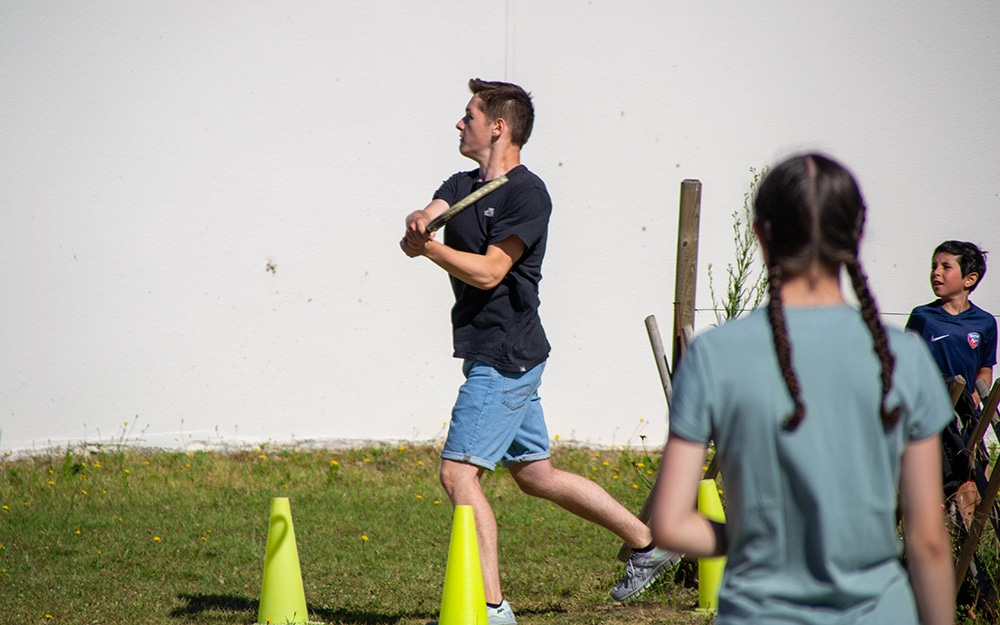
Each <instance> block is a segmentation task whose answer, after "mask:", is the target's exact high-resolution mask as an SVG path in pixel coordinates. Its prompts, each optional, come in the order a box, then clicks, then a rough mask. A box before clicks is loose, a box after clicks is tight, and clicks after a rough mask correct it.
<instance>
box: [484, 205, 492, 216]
mask: <svg viewBox="0 0 1000 625" xmlns="http://www.w3.org/2000/svg"><path fill="white" fill-rule="evenodd" d="M492 216H493V207H492V206H491V207H489V208H487V209H486V210H484V211H483V217H492Z"/></svg>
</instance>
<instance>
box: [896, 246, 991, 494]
mask: <svg viewBox="0 0 1000 625" xmlns="http://www.w3.org/2000/svg"><path fill="white" fill-rule="evenodd" d="M985 274H986V253H985V252H983V251H982V250H980V249H979V248H978V247H977V246H975V245H974V244H972V243H968V242H965V241H945V242H944V243H942V244H941V245H939V246H937V248H936V249H935V250H934V256H933V259H932V261H931V289H932V290H933V291H934V295H936V296H937V299H936V300H934V301H933V302H931V303H930V304H926V305H924V306H917V307H916V308H914V309H913V311H912V312H910V318H909V319H908V320H907V322H906V329H907V330H908V331H911V332H913V333H915V334H918V335H920V337H921V338H923V339H924V341H926V343H927V346H928V347H929V348H930V351H931V355H932V356H933V357H934V360H935V362H937V366H938V368H939V369H940V370H941V373H942V374H943V375H944V377H945V378H947V379H951V378H953V377H954V376H956V375H961V376H962V377H963V378H965V382H966V386H965V391H964V392H963V393H962V396H961V398H960V399H959V401H958V403H956V405H955V409H956V411H957V412H958V414H959V415H960V417H961V421H962V422H963V423H969V422H970V420H971V419H973V418H978V416H979V402H980V401H981V399H982V398H980V397H979V393H978V392H977V391H976V386H975V384H976V380H977V379H981V380H983V381H984V382H986V386H987V388H989V386H990V384H992V382H993V365H995V364H996V362H997V357H996V356H997V322H996V319H995V318H994V317H993V316H992V315H990V314H989V313H988V312H986V311H985V310H983V309H982V308H979V307H978V306H976V305H975V304H973V303H972V302H971V301H970V300H969V294H970V293H972V291H974V290H975V289H976V287H977V286H979V283H980V282H981V281H982V279H983V276H984V275H985ZM986 434H987V439H991V438H992V437H991V433H990V432H989V431H987V433H986ZM966 442H967V441H966V439H965V435H964V434H963V432H962V427H960V426H959V424H958V423H957V422H954V421H953V422H952V423H951V424H949V425H948V427H946V428H945V429H944V431H942V432H941V443H942V446H941V452H942V469H943V477H944V492H945V497H947V498H949V499H950V498H952V497H955V496H957V497H958V500H959V504H960V507H961V508H962V509H963V511H971V510H972V509H973V508H974V506H975V499H974V498H973V499H968V497H965V499H963V495H962V491H961V489H962V487H963V484H965V483H966V482H968V481H969V480H971V479H972V478H973V477H974V476H973V473H972V472H971V469H970V466H969V459H968V456H966V453H965V447H966ZM973 491H975V489H973ZM966 500H967V501H966ZM963 502H964V503H963Z"/></svg>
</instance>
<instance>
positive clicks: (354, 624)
mask: <svg viewBox="0 0 1000 625" xmlns="http://www.w3.org/2000/svg"><path fill="white" fill-rule="evenodd" d="M177 598H178V599H180V600H181V601H183V602H184V605H183V606H180V607H177V608H174V609H173V610H171V611H170V616H171V617H173V618H195V617H198V616H200V615H201V614H202V613H205V612H224V613H225V612H228V613H231V614H246V615H247V621H246V622H248V623H250V622H255V621H256V619H257V609H258V608H259V607H260V602H259V601H257V600H256V599H247V598H246V597H236V596H233V595H188V594H181V595H177ZM309 614H310V618H311V619H318V620H319V621H320V622H323V623H343V624H347V625H395V624H396V623H399V622H400V621H401V620H403V619H417V620H427V621H430V620H434V619H435V618H437V615H433V616H431V615H427V614H416V613H415V614H377V613H371V612H351V611H348V610H336V609H331V608H318V609H310V610H309Z"/></svg>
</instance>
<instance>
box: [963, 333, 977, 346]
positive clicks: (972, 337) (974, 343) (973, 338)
mask: <svg viewBox="0 0 1000 625" xmlns="http://www.w3.org/2000/svg"><path fill="white" fill-rule="evenodd" d="M966 338H968V339H969V347H971V348H972V349H976V348H977V347H979V339H980V337H979V333H978V332H969V335H968V336H967V337H966Z"/></svg>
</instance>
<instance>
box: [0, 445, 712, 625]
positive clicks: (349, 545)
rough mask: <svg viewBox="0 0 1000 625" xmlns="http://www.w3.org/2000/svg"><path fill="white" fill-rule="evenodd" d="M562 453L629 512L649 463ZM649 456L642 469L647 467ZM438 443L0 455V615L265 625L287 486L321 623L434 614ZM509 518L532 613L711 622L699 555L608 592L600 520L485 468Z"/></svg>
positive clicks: (532, 620) (403, 624)
mask: <svg viewBox="0 0 1000 625" xmlns="http://www.w3.org/2000/svg"><path fill="white" fill-rule="evenodd" d="M554 452H555V454H554V457H555V462H556V464H557V466H560V467H561V468H566V469H568V470H572V471H575V472H578V473H581V474H583V475H587V476H589V477H592V478H593V479H595V480H596V481H597V482H598V483H600V484H601V485H602V486H604V487H605V488H607V489H608V490H609V491H610V492H611V493H612V494H614V496H615V497H616V498H618V499H619V500H620V501H622V502H623V503H625V504H626V505H627V506H628V507H630V508H631V509H634V510H637V509H638V508H639V507H641V505H642V501H643V500H644V498H645V496H646V494H647V493H648V492H649V484H650V482H651V479H652V476H651V473H650V472H651V471H652V470H653V462H652V460H651V459H650V458H648V457H647V456H645V455H644V454H637V453H635V452H627V451H617V452H606V451H602V452H596V451H593V450H586V449H577V448H567V447H563V446H557V447H556V449H555V450H554ZM637 464H642V465H644V466H642V467H637V466H636V465H637ZM437 467H438V450H437V449H434V448H432V447H429V446H422V447H381V448H369V449H356V450H343V451H333V450H318V451H317V450H312V451H297V450H294V449H268V448H265V449H262V450H254V451H243V452H236V453H217V452H210V451H199V452H193V453H179V452H160V451H157V452H152V451H143V450H141V449H135V448H130V447H128V446H126V445H118V446H115V445H110V446H105V447H102V448H95V449H90V450H81V451H67V452H66V453H64V454H57V455H51V456H35V457H26V458H17V459H11V458H7V459H5V460H4V461H2V462H0V506H2V509H0V621H2V622H3V623H17V624H20V623H53V624H55V623H72V624H76V623H101V624H112V625H113V624H118V623H121V624H125V623H129V624H135V623H254V622H255V621H256V618H257V604H258V601H259V599H260V592H261V582H262V574H263V567H264V559H265V547H266V542H267V530H268V523H269V514H270V503H271V500H272V498H274V497H288V498H289V501H290V505H291V512H292V518H293V522H294V530H295V535H296V544H297V548H298V555H299V561H300V569H301V577H302V581H303V585H304V589H305V594H306V600H307V603H308V606H309V611H310V618H311V620H313V621H321V622H325V623H331V624H337V623H343V624H399V625H411V624H414V625H415V624H417V623H425V622H426V621H428V620H431V619H436V616H437V613H438V610H439V609H440V602H441V594H442V591H443V583H444V572H445V565H446V563H447V556H448V547H449V540H450V529H451V523H452V514H453V511H452V507H451V505H450V504H449V503H448V501H447V499H446V498H445V496H444V493H443V491H442V490H441V487H440V485H439V484H438V481H437ZM484 486H485V489H486V491H487V493H488V495H489V496H490V498H491V500H492V501H493V502H494V510H495V513H496V516H497V521H498V523H499V525H500V527H501V553H500V557H501V563H502V565H501V576H502V582H503V584H504V589H505V594H506V595H507V596H509V597H510V598H511V601H512V603H513V604H514V607H515V611H516V612H517V614H518V619H519V621H520V622H522V623H524V624H525V625H532V624H545V625H562V624H569V623H574V624H587V623H594V624H596V623H608V624H612V625H615V624H624V623H666V624H674V623H676V624H689V623H707V622H709V619H708V618H707V617H706V616H704V615H702V614H696V613H694V612H693V608H694V607H696V606H695V604H696V603H697V589H696V587H695V584H694V582H693V575H692V574H691V571H692V570H693V565H689V564H688V565H684V566H682V567H681V569H680V572H679V573H678V577H677V579H669V580H664V581H661V582H659V583H658V584H657V585H655V586H654V587H653V588H652V589H650V591H648V592H647V593H646V594H645V595H644V596H643V597H642V598H641V599H640V600H638V601H635V602H633V603H630V604H627V605H618V604H615V603H614V602H612V601H611V599H610V597H609V596H608V591H609V590H610V588H611V587H612V586H613V585H614V584H615V582H616V581H617V579H618V577H619V576H620V575H621V573H622V571H623V565H622V564H621V563H620V562H618V561H617V560H616V559H615V555H616V554H617V552H618V548H619V546H620V542H619V541H618V539H617V538H615V537H614V536H613V535H611V534H610V533H608V532H607V531H605V530H602V529H600V528H597V527H595V526H593V525H591V524H589V523H587V522H585V521H582V520H580V519H578V518H577V517H575V516H573V515H571V514H569V513H567V512H565V511H563V510H561V509H559V508H556V507H553V506H552V505H550V504H549V503H547V502H544V501H541V500H538V499H533V498H530V497H527V496H524V495H521V494H520V493H519V492H518V490H517V487H516V485H515V484H514V482H513V480H512V479H511V478H510V476H509V475H508V474H507V473H506V472H505V471H497V472H496V473H495V474H493V475H488V476H487V477H486V478H485V480H484Z"/></svg>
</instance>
